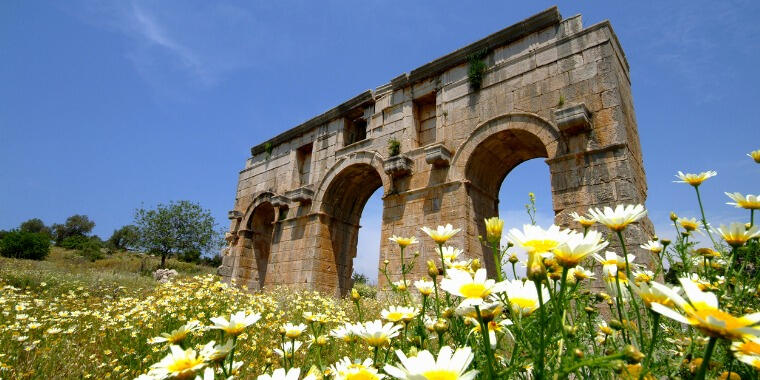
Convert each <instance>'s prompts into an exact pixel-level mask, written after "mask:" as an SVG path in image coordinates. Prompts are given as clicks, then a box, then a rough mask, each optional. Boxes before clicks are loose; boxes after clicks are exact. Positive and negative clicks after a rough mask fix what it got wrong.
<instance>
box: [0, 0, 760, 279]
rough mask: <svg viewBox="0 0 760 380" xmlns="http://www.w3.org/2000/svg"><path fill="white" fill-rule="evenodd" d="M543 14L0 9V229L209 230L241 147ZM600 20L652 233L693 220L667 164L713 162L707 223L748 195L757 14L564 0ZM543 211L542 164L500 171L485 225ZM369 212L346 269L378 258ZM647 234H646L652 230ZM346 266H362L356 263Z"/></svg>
mask: <svg viewBox="0 0 760 380" xmlns="http://www.w3.org/2000/svg"><path fill="white" fill-rule="evenodd" d="M551 5H553V3H551V2H546V1H532V2H504V1H495V2H478V3H471V2H453V1H452V2H407V1H396V2H393V1H383V2H380V1H362V2H348V1H346V2H326V3H322V2H310V1H303V2H288V1H280V2H248V1H240V2H200V1H161V2H147V1H146V2H143V1H114V2H94V1H92V2H91V1H70V2H37V1H34V2H33V1H19V2H10V1H5V2H2V3H0V58H1V59H0V83H2V86H0V184H1V186H0V228H2V229H7V228H13V227H15V226H17V225H18V224H19V223H20V222H22V221H24V220H26V219H29V218H32V217H39V218H42V219H43V220H44V221H45V222H46V223H48V224H50V223H54V222H62V221H63V220H64V219H65V218H66V217H67V216H69V215H71V214H75V213H83V214H87V215H89V216H90V217H91V218H93V219H94V220H95V222H96V223H97V225H96V227H95V233H97V234H98V235H100V236H102V237H104V238H107V237H108V236H109V235H110V234H111V232H112V231H113V229H115V228H117V227H120V226H121V225H124V224H127V223H129V222H130V221H131V220H132V215H133V211H134V209H135V208H136V207H139V206H140V205H141V204H144V205H145V206H148V207H151V206H153V205H155V204H156V203H157V202H168V201H170V200H180V199H189V200H193V201H198V202H200V203H201V204H202V205H203V206H204V207H206V208H209V209H211V210H212V211H213V214H214V216H215V217H216V219H217V221H218V222H219V223H220V224H224V225H226V223H227V219H226V212H227V210H229V209H231V208H232V205H233V201H234V191H235V185H236V180H237V173H238V171H239V170H240V169H241V168H242V167H243V164H244V161H245V159H246V158H247V156H248V154H249V148H250V146H252V145H254V144H256V143H259V142H262V141H264V140H265V139H267V138H268V137H271V136H273V135H275V134H277V133H279V132H281V131H284V130H286V129H288V128H290V127H292V126H294V125H296V124H298V123H300V122H302V121H304V120H306V119H308V118H310V117H312V116H314V115H317V114H319V113H321V112H323V111H325V110H327V109H328V108H331V107H333V106H335V105H337V104H338V103H340V102H342V101H344V100H346V99H348V98H350V97H352V96H354V95H356V94H358V93H359V92H361V91H363V90H365V89H367V88H374V87H375V86H377V85H380V84H383V83H385V82H387V81H388V80H389V79H391V78H393V77H395V76H397V75H398V74H400V73H403V72H405V71H410V70H411V69H413V68H415V67H417V66H420V65H422V64H424V63H426V62H428V61H430V60H431V59H434V58H436V57H438V56H441V55H443V54H446V53H448V52H450V51H452V50H454V49H457V48H459V47H461V46H464V45H466V44H468V43H470V42H472V41H475V40H477V39H479V38H482V37H484V36H486V35H488V34H490V33H492V32H494V31H497V30H499V29H502V28H504V27H506V26H508V25H511V24H512V23H514V22H516V21H519V20H522V19H524V18H526V17H528V16H530V15H533V14H535V13H537V12H539V11H541V10H543V9H545V8H548V7H549V6H551ZM559 9H560V12H561V13H562V14H563V15H564V16H565V17H567V16H571V15H574V14H577V13H581V14H583V20H584V24H585V25H591V24H593V23H596V22H599V21H601V20H604V19H609V20H610V21H611V22H612V25H613V27H614V29H615V31H616V33H617V35H618V37H619V38H620V41H621V43H622V45H623V47H624V49H625V52H626V54H627V57H628V60H629V62H630V65H631V77H632V80H633V95H634V104H635V108H636V115H637V121H638V126H639V132H640V136H641V143H642V148H643V152H644V161H645V162H644V163H645V167H646V170H647V176H648V181H649V190H650V191H649V200H648V202H647V206H648V208H649V209H650V214H651V216H652V219H653V221H654V222H655V224H656V225H657V226H662V225H666V223H667V213H668V212H669V211H671V210H674V211H676V212H678V213H680V214H684V215H689V216H696V209H695V207H694V202H693V194H692V193H693V192H692V191H691V189H689V188H686V187H685V186H683V185H678V184H673V183H672V180H673V174H674V173H675V172H676V171H678V170H685V171H701V170H707V169H713V170H717V171H718V173H719V175H718V177H716V178H714V179H712V180H710V182H709V183H707V184H706V185H705V186H704V188H703V190H704V197H705V200H706V203H707V204H708V205H707V213H708V217H710V218H711V219H712V220H713V221H714V222H716V223H717V222H722V221H723V222H725V221H729V220H733V219H737V218H740V217H745V214H744V213H740V212H739V211H737V210H734V209H732V208H731V207H729V206H726V205H725V204H724V203H725V202H726V201H727V200H728V199H727V198H726V197H725V196H724V195H723V191H740V192H744V193H754V194H757V193H760V165H757V164H754V163H753V162H751V160H750V159H749V158H748V157H747V156H746V155H745V154H746V153H747V152H749V151H750V150H753V149H760V123H759V122H758V117H757V111H756V110H757V108H758V106H757V103H758V102H759V101H760V80H758V78H759V75H758V72H757V62H759V61H760V49H758V44H757V41H758V40H760V39H759V38H760V23H758V22H757V17H758V16H760V3H758V2H756V1H721V2H715V1H711V2H707V1H668V2H654V1H652V2H644V1H642V2H625V3H622V2H607V1H582V2H572V3H571V2H563V3H562V4H560V8H559ZM531 190H532V191H534V192H535V193H536V195H537V197H538V201H539V207H540V210H539V212H540V217H541V219H540V220H541V221H544V222H545V223H548V221H550V220H551V216H550V215H551V209H550V201H549V182H548V169H547V168H546V165H545V164H544V163H543V162H542V161H540V160H537V161H532V162H528V163H526V164H523V165H522V166H520V167H518V169H516V170H515V172H514V173H512V174H510V176H509V177H508V178H507V180H506V181H505V184H504V185H503V186H502V193H501V199H502V203H501V207H502V215H503V216H504V215H506V217H507V224H508V225H510V226H513V225H518V224H521V223H523V222H524V221H525V217H523V216H522V215H523V211H522V210H523V206H522V205H523V204H524V203H525V199H526V197H527V192H528V191H531ZM379 212H380V202H379V199H378V198H377V197H373V199H372V200H371V201H370V203H369V204H368V206H367V208H366V211H365V215H364V218H363V225H364V228H363V230H364V231H363V232H362V239H361V240H362V241H361V242H360V245H359V251H360V259H361V260H357V266H358V267H359V268H360V269H361V270H363V271H367V272H370V274H371V275H374V273H373V272H372V271H373V270H374V266H375V265H376V261H375V260H376V259H374V257H376V256H375V255H376V251H377V248H376V247H378V243H377V239H378V236H377V232H378V225H379V219H380V216H379ZM661 234H662V233H661ZM359 261H360V262H359Z"/></svg>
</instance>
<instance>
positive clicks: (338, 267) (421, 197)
mask: <svg viewBox="0 0 760 380" xmlns="http://www.w3.org/2000/svg"><path fill="white" fill-rule="evenodd" d="M482 49H486V50H487V52H488V54H487V55H486V57H485V58H484V59H483V61H484V62H485V63H486V65H487V70H486V72H485V74H484V77H483V82H482V87H481V88H480V89H479V90H478V91H473V89H472V88H471V86H470V84H469V81H468V77H467V71H468V61H467V56H468V55H469V54H471V53H473V52H476V51H481V50H482ZM560 99H562V101H560ZM578 104H583V105H584V109H583V114H580V113H576V114H575V116H574V117H576V119H574V120H572V121H573V123H578V121H579V120H580V121H581V122H582V123H581V124H583V127H582V128H576V127H577V126H578V124H573V125H572V126H573V128H572V129H571V131H572V132H573V133H562V132H561V131H560V128H559V127H558V125H559V124H560V123H561V122H562V121H561V120H559V121H558V120H557V119H556V118H557V111H558V110H559V111H561V109H563V108H567V107H568V106H569V105H578ZM586 110H587V111H586ZM576 111H578V110H577V109H576ZM578 112H580V111H578ZM559 115H560V116H562V115H566V113H563V112H559ZM584 118H585V119H584ZM581 119H582V120H581ZM586 123H587V124H586ZM391 139H395V140H398V141H400V142H401V156H399V157H404V158H403V159H400V158H398V157H395V158H391V157H389V156H388V142H389V140H391ZM431 146H437V147H440V149H438V148H436V149H437V151H434V150H436V149H432V148H430V147H431ZM431 149H432V150H431ZM444 152H447V153H448V155H447V154H444ZM251 154H252V157H251V158H249V159H248V160H247V162H246V165H245V168H244V169H243V170H242V171H241V172H240V176H239V181H238V187H237V194H236V197H235V207H234V209H233V211H232V212H230V220H231V223H230V235H228V239H227V241H228V243H229V246H228V247H227V248H226V253H227V254H226V255H225V256H224V258H223V265H222V267H221V268H220V270H219V273H220V274H221V275H222V276H223V278H224V279H225V280H226V281H229V280H231V279H235V280H237V281H238V282H239V283H242V284H245V285H247V286H248V287H249V288H250V289H258V288H261V287H262V286H271V285H275V284H280V285H289V286H293V287H303V288H309V289H317V290H321V291H324V292H328V293H334V294H338V295H340V294H345V293H346V291H348V290H349V289H350V287H351V283H350V282H351V280H350V276H351V269H352V264H353V262H352V260H353V258H354V257H355V256H356V241H357V238H358V232H359V227H360V226H359V219H360V217H361V212H362V209H363V207H364V204H365V203H366V201H367V199H368V198H369V197H370V196H371V195H372V193H374V191H375V190H376V189H378V188H381V187H382V188H383V221H382V231H381V239H380V241H381V246H380V247H378V248H379V249H380V252H381V254H380V259H379V262H378V263H377V264H378V265H379V266H381V265H382V263H383V261H384V260H388V261H389V262H390V264H389V266H388V267H389V269H390V271H391V277H392V279H394V280H395V279H397V278H398V277H400V274H399V271H400V269H399V267H400V264H399V256H398V248H397V247H396V246H395V245H394V244H393V243H391V242H389V241H388V238H389V237H390V236H391V235H402V236H412V235H414V236H417V237H418V240H420V243H419V244H418V245H416V246H414V248H413V249H414V250H419V251H420V255H419V256H418V257H417V259H416V260H417V262H416V267H415V268H416V270H417V271H418V272H419V273H417V275H418V276H419V275H422V274H423V273H424V271H425V262H426V261H427V260H428V259H435V258H436V256H435V254H434V244H433V242H432V241H431V240H430V239H429V238H427V237H426V236H425V235H424V234H423V233H422V232H421V231H420V230H419V228H420V227H421V226H424V225H427V226H436V225H438V224H445V223H451V224H453V225H454V226H456V227H460V228H462V232H461V233H459V234H458V235H456V236H455V237H454V238H453V239H452V240H451V241H450V244H451V245H455V246H457V247H460V248H463V249H464V251H465V252H466V253H465V254H466V255H467V256H469V257H471V258H476V257H477V258H480V259H481V260H482V261H483V263H484V264H485V267H486V268H487V269H488V270H489V271H490V272H491V273H493V269H494V263H493V261H492V258H491V255H490V254H488V251H487V250H486V249H485V248H484V247H483V246H481V244H480V243H479V241H478V235H485V231H484V228H485V227H484V226H483V222H482V221H483V219H484V218H486V217H490V216H494V215H496V214H497V203H498V199H497V197H498V191H499V187H500V185H501V182H502V180H503V178H504V177H505V175H507V173H509V172H510V171H511V170H512V169H513V168H514V167H515V166H517V165H519V164H520V163H522V162H523V161H526V160H529V159H532V158H537V157H543V158H546V163H547V165H548V166H549V172H550V175H551V187H552V205H553V209H554V212H555V221H556V223H558V224H560V225H563V226H566V227H573V228H578V227H579V226H577V225H575V224H574V222H573V221H572V220H571V218H569V217H568V216H567V214H568V213H569V212H572V211H578V212H585V211H586V210H587V209H588V208H589V207H598V206H607V205H615V204H617V203H644V201H645V200H646V189H647V187H646V178H645V174H644V168H643V164H642V157H641V147H640V144H639V137H638V132H637V126H636V118H635V115H634V110H633V100H632V98H631V90H630V77H629V73H628V63H627V61H626V59H625V55H624V53H623V50H622V48H621V46H620V44H619V42H618V40H617V37H616V36H615V33H614V32H613V30H612V27H611V26H610V24H609V23H608V22H602V23H599V24H596V25H592V26H589V27H586V28H583V26H582V24H581V19H580V16H575V17H572V18H569V19H564V20H563V19H562V18H561V16H560V15H559V12H558V11H557V9H556V8H551V9H548V10H546V11H544V12H542V13H540V14H537V15H535V16H532V17H530V18H528V19H526V20H524V21H522V22H520V23H518V24H515V25H513V26H510V27H508V28H506V29H504V30H502V31H499V32H497V33H494V34H493V35H491V36H488V37H486V38H485V39H483V40H480V41H477V42H475V43H473V44H471V45H468V46H467V47H464V48H462V49H459V50H456V51H455V52H453V53H451V54H449V55H447V56H444V57H442V58H439V59H437V60H434V61H432V62H430V63H428V64H426V65H424V66H422V67H420V68H417V69H415V70H412V71H411V72H409V73H406V74H402V75H400V76H398V77H397V78H394V79H393V80H392V81H391V82H389V83H387V84H385V85H382V86H379V87H377V88H376V89H375V90H374V91H367V92H364V93H362V94H359V95H357V96H356V97H354V98H352V99H350V100H349V101H347V102H345V103H343V104H341V105H339V106H337V107H335V108H333V109H331V110H328V111H327V112H325V113H323V114H321V115H319V116H317V117H315V118H313V119H311V120H309V121H307V122H305V123H303V124H301V125H299V126H296V127H295V128H293V129H291V130H288V131H286V132H284V133H283V134H281V135H278V136H276V137H274V138H272V139H270V140H269V141H267V142H265V143H262V144H259V145H257V146H254V147H253V148H252V149H251ZM394 161H395V162H394ZM431 163H435V165H432V164H431ZM401 164H403V165H401ZM401 166H403V167H402V168H401V169H404V170H401V171H403V172H404V173H403V175H399V173H401V171H398V170H396V168H400V167H401ZM389 167H390V168H393V170H387V169H388V168H389ZM407 169H408V170H407ZM299 189H300V190H299ZM303 189H310V190H313V194H310V193H309V191H303ZM277 194H286V195H287V197H288V198H290V199H291V200H293V201H294V202H291V203H290V204H289V205H285V204H283V203H284V202H280V200H279V198H278V195H277ZM294 196H295V197H296V198H298V199H294ZM288 206H289V207H288ZM651 232H652V226H651V223H650V222H649V220H643V221H642V222H640V223H638V224H637V225H635V226H633V227H632V228H630V229H628V230H627V231H626V233H627V236H626V238H627V241H628V242H629V243H630V247H638V245H639V244H640V243H642V242H644V241H645V240H646V239H647V237H648V235H649V234H651ZM642 256H644V255H642ZM379 282H380V284H384V283H385V279H384V278H380V279H379Z"/></svg>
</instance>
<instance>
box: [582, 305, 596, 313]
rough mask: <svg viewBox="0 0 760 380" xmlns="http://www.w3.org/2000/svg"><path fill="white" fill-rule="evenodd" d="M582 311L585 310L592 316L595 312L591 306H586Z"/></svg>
mask: <svg viewBox="0 0 760 380" xmlns="http://www.w3.org/2000/svg"><path fill="white" fill-rule="evenodd" d="M583 310H585V311H586V312H587V313H589V314H594V312H596V310H594V308H593V307H591V306H586V307H584V308H583Z"/></svg>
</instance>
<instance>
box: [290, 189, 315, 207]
mask: <svg viewBox="0 0 760 380" xmlns="http://www.w3.org/2000/svg"><path fill="white" fill-rule="evenodd" d="M285 196H286V197H288V198H290V199H291V200H292V201H294V202H300V203H306V202H311V200H312V199H313V198H314V190H313V189H312V188H311V186H310V185H306V186H301V187H299V188H297V189H295V190H291V191H288V192H287V193H285Z"/></svg>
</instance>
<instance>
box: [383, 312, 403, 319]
mask: <svg viewBox="0 0 760 380" xmlns="http://www.w3.org/2000/svg"><path fill="white" fill-rule="evenodd" d="M403 317H404V313H399V312H397V311H394V312H390V313H388V315H386V316H385V319H387V320H389V321H392V322H396V321H398V320H400V319H401V318H403Z"/></svg>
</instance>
